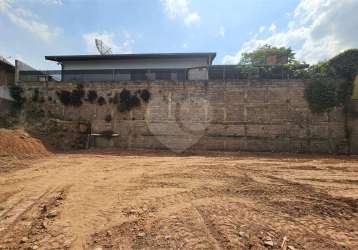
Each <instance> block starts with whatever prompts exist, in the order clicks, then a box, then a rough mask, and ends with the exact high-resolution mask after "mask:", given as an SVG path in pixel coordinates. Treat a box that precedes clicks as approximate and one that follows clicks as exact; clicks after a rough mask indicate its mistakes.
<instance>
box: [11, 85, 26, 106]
mask: <svg viewBox="0 0 358 250" xmlns="http://www.w3.org/2000/svg"><path fill="white" fill-rule="evenodd" d="M10 96H11V97H12V99H14V102H13V107H14V108H16V109H21V108H22V106H23V105H24V103H25V102H26V98H25V97H24V90H23V88H22V87H21V86H18V85H12V86H11V87H10Z"/></svg>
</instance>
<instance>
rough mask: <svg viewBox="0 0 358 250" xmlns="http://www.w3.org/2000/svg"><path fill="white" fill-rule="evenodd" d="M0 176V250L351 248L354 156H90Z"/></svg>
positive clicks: (357, 185)
mask: <svg viewBox="0 0 358 250" xmlns="http://www.w3.org/2000/svg"><path fill="white" fill-rule="evenodd" d="M21 166H26V167H25V168H24V167H22V168H19V169H15V170H11V171H6V172H0V249H66V248H68V249H358V159H357V158H354V157H350V158H348V157H337V158H334V157H326V156H298V155H278V154H276V155H275V154H214V153H213V154H202V155H185V156H184V155H182V156H180V155H174V154H173V155H172V154H169V153H165V152H159V153H153V152H121V153H118V152H117V153H113V152H90V153H77V154H56V155H50V156H46V157H45V158H41V159H37V160H35V159H32V160H23V161H21Z"/></svg>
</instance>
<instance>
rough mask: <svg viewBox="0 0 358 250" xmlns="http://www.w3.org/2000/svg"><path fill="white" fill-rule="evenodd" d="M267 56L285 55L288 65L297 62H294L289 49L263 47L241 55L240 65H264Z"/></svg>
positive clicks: (292, 54) (293, 54)
mask: <svg viewBox="0 0 358 250" xmlns="http://www.w3.org/2000/svg"><path fill="white" fill-rule="evenodd" d="M269 55H277V56H278V57H282V56H286V55H287V56H288V62H289V63H294V62H297V61H296V60H295V53H293V51H292V50H291V49H290V48H286V47H274V46H271V45H264V46H262V47H260V48H258V49H256V50H254V51H252V52H246V53H243V54H242V57H241V60H240V64H244V65H245V64H249V65H264V64H266V57H267V56H269Z"/></svg>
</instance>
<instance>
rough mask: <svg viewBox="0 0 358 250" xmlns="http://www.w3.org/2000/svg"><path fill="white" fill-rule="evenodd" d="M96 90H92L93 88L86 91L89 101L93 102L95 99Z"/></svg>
mask: <svg viewBox="0 0 358 250" xmlns="http://www.w3.org/2000/svg"><path fill="white" fill-rule="evenodd" d="M97 97H98V96H97V92H96V91H94V90H89V91H88V93H87V100H88V101H89V102H90V103H94V102H95V101H96V100H97Z"/></svg>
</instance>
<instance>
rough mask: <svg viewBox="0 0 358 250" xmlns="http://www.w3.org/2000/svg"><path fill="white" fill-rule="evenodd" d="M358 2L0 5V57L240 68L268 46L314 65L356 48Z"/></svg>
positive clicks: (38, 62)
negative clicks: (123, 58)
mask: <svg viewBox="0 0 358 250" xmlns="http://www.w3.org/2000/svg"><path fill="white" fill-rule="evenodd" d="M357 13H358V0H0V34H1V39H0V55H2V56H5V57H8V58H9V57H12V58H19V59H21V60H23V61H25V62H27V63H29V64H31V65H33V66H35V67H37V68H39V69H54V68H58V66H57V65H56V64H55V63H53V62H46V61H45V59H44V56H45V55H63V54H97V51H96V49H95V44H94V39H95V38H100V39H102V40H103V41H104V42H105V43H106V44H107V45H109V46H110V47H112V50H113V51H114V52H115V53H157V52H204V51H207V52H217V53H218V55H217V58H216V60H215V63H216V64H223V63H225V64H232V63H237V62H238V60H239V58H240V55H241V53H242V52H245V51H250V50H252V49H255V48H257V47H258V46H260V45H264V44H273V45H278V46H288V47H291V48H293V49H294V50H295V51H296V53H297V57H298V59H300V60H303V61H306V62H308V63H316V62H318V61H320V60H324V59H327V58H329V57H332V56H334V55H335V54H337V53H339V52H341V51H343V50H345V49H348V48H353V47H356V48H357V47H358V14H357Z"/></svg>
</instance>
